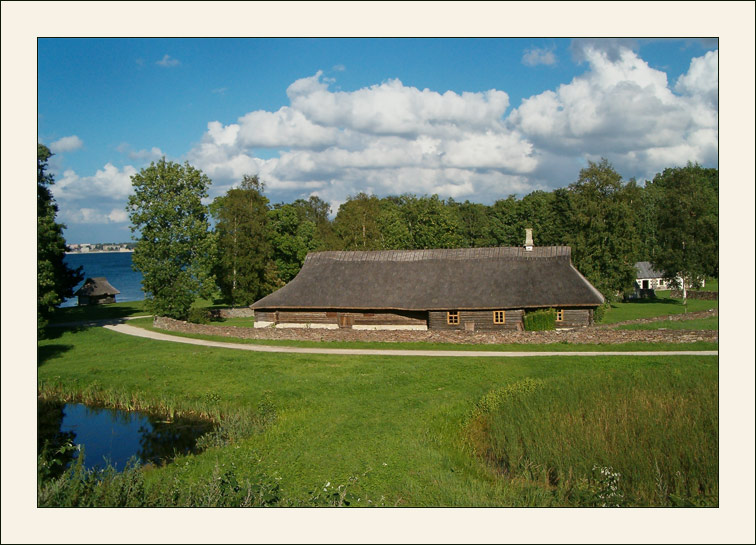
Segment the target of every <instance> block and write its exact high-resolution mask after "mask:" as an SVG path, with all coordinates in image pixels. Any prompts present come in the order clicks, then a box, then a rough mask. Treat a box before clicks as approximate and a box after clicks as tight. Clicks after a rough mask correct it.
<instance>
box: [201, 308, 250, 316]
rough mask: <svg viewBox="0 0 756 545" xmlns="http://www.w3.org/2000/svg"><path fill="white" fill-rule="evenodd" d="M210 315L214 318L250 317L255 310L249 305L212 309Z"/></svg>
mask: <svg viewBox="0 0 756 545" xmlns="http://www.w3.org/2000/svg"><path fill="white" fill-rule="evenodd" d="M210 315H211V316H213V317H214V318H250V317H252V316H254V315H255V311H254V310H252V309H251V308H249V307H241V308H220V309H217V308H216V309H212V310H211V311H210Z"/></svg>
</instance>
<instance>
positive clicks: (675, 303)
mask: <svg viewBox="0 0 756 545" xmlns="http://www.w3.org/2000/svg"><path fill="white" fill-rule="evenodd" d="M714 308H719V301H705V300H700V299H688V301H687V304H686V305H683V302H682V299H672V298H671V297H669V292H657V297H656V298H654V299H639V300H636V301H628V302H614V303H611V308H610V309H609V310H608V311H607V312H606V314H605V315H604V317H603V319H602V320H601V323H602V324H615V323H617V322H625V321H628V320H638V319H641V318H657V317H659V316H666V315H669V314H683V313H685V312H701V311H705V310H710V309H714Z"/></svg>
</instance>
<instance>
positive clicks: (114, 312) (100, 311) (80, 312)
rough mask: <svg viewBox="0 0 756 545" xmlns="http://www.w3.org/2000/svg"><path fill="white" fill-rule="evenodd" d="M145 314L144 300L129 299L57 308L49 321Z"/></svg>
mask: <svg viewBox="0 0 756 545" xmlns="http://www.w3.org/2000/svg"><path fill="white" fill-rule="evenodd" d="M147 314H148V313H147V311H146V310H144V301H130V302H127V303H113V304H110V305H93V306H85V307H66V308H59V309H57V310H56V311H55V313H54V314H53V316H52V317H51V318H50V323H51V324H61V323H66V322H79V321H84V320H105V319H109V318H126V317H129V316H147Z"/></svg>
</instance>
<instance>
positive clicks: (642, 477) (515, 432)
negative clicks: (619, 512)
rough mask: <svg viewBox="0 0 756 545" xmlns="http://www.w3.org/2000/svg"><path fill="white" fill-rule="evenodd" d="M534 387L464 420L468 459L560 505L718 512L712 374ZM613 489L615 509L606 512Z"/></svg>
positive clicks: (610, 374) (623, 373)
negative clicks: (540, 490) (713, 508)
mask: <svg viewBox="0 0 756 545" xmlns="http://www.w3.org/2000/svg"><path fill="white" fill-rule="evenodd" d="M515 385H517V384H515ZM538 386H539V387H537V388H530V389H525V388H521V387H520V388H515V389H514V391H515V392H516V393H515V394H514V395H498V396H495V398H496V400H497V402H496V404H495V406H494V407H492V408H491V409H490V410H485V411H480V410H479V411H477V412H476V411H473V413H472V414H471V416H470V418H469V419H468V422H467V425H466V430H467V437H468V441H469V442H470V444H471V446H472V448H473V450H474V452H475V453H476V454H478V455H479V456H481V457H483V458H484V459H485V460H487V462H488V463H489V464H490V467H491V468H492V469H493V470H494V471H495V473H496V474H498V475H499V476H500V477H501V478H503V479H505V480H508V481H512V480H518V479H519V480H525V481H528V482H530V483H535V484H538V485H539V486H543V487H545V488H547V489H548V490H550V491H551V493H552V494H554V495H555V496H556V497H558V498H559V502H558V503H560V504H566V505H643V506H650V505H717V504H718V463H719V457H718V446H719V445H718V416H717V407H718V393H717V390H718V387H717V378H716V372H715V371H709V372H705V371H701V370H700V369H699V370H695V371H694V370H693V369H691V370H690V371H689V372H681V371H680V370H679V369H673V370H669V369H667V368H665V367H663V366H659V367H655V368H654V367H652V368H646V369H642V370H641V369H613V370H611V371H605V372H601V373H596V374H593V375H591V376H586V375H580V376H577V375H571V376H564V377H558V378H553V379H550V380H548V381H545V382H542V383H540V384H539V385H538ZM499 391H507V390H499ZM489 397H490V396H489ZM612 488H614V489H615V490H614V491H615V492H616V493H617V494H619V496H613V498H614V500H617V499H618V498H619V497H621V498H622V501H621V502H617V501H615V502H609V503H607V501H606V496H607V494H608V493H609V492H611V491H612Z"/></svg>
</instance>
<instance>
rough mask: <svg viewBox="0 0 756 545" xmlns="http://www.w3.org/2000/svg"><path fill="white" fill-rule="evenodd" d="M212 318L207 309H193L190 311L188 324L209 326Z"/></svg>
mask: <svg viewBox="0 0 756 545" xmlns="http://www.w3.org/2000/svg"><path fill="white" fill-rule="evenodd" d="M211 318H212V316H211V314H210V311H209V310H207V309H206V308H192V309H190V310H189V316H188V317H187V322H191V323H193V324H209V323H210V320H211Z"/></svg>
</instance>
